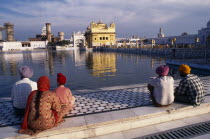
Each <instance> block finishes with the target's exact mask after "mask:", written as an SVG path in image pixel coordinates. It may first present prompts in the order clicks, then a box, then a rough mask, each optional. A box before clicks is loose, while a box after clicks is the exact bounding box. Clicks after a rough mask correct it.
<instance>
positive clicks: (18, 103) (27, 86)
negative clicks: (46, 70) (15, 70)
mask: <svg viewBox="0 0 210 139" xmlns="http://www.w3.org/2000/svg"><path fill="white" fill-rule="evenodd" d="M19 74H20V77H21V80H19V81H17V82H16V83H15V84H14V85H13V87H12V93H11V94H12V95H11V98H12V103H13V108H14V112H15V114H16V115H20V116H23V114H24V110H25V107H26V102H27V98H28V95H29V94H30V93H31V91H33V90H37V83H36V82H34V81H32V80H30V78H31V77H32V76H33V70H32V69H31V68H29V67H28V66H22V67H20V69H19Z"/></svg>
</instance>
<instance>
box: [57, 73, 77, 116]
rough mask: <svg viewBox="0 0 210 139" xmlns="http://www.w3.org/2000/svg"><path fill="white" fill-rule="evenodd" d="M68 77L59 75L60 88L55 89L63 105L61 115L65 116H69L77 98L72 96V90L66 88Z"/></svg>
mask: <svg viewBox="0 0 210 139" xmlns="http://www.w3.org/2000/svg"><path fill="white" fill-rule="evenodd" d="M65 83H66V77H65V76H64V75H63V74H62V73H58V74H57V85H58V87H57V88H56V89H55V91H54V92H55V93H56V95H57V96H58V98H59V101H60V104H61V109H62V111H61V113H63V114H64V115H66V114H68V113H69V112H70V110H71V109H72V107H73V105H74V102H75V97H74V96H73V95H72V93H71V90H70V89H69V88H67V87H65V86H64V85H65Z"/></svg>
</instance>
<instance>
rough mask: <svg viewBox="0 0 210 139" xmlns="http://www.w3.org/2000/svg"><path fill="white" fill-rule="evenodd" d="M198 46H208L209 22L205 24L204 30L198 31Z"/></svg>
mask: <svg viewBox="0 0 210 139" xmlns="http://www.w3.org/2000/svg"><path fill="white" fill-rule="evenodd" d="M198 38H199V42H198V44H199V45H201V46H210V20H209V21H208V22H207V25H206V28H202V29H201V30H198Z"/></svg>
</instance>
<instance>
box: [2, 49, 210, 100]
mask: <svg viewBox="0 0 210 139" xmlns="http://www.w3.org/2000/svg"><path fill="white" fill-rule="evenodd" d="M162 64H165V59H164V58H154V57H151V56H145V55H136V54H125V53H110V52H109V53H106V52H103V53H102V52H84V51H82V52H81V51H78V50H77V51H76V50H75V51H74V50H71V51H24V52H1V53H0V65H1V67H0V97H10V94H11V88H12V85H13V84H14V83H15V82H16V81H18V80H20V76H19V73H18V69H19V67H20V66H22V65H28V66H30V67H32V68H33V70H34V76H33V77H32V78H31V79H32V80H34V81H37V80H38V78H39V77H40V76H44V75H46V76H49V78H50V83H51V89H54V88H56V87H57V82H56V78H57V73H60V72H61V73H63V74H64V75H66V77H67V83H66V86H67V87H69V88H70V89H71V90H78V89H94V88H101V87H109V86H118V85H128V84H136V83H145V82H147V81H148V79H149V77H151V76H156V74H155V68H156V67H157V66H159V65H162ZM176 73H177V67H172V69H171V70H170V74H171V75H174V77H175V78H177V77H178V76H177V74H176ZM201 73H203V72H201ZM205 74H207V75H210V73H209V72H207V73H205Z"/></svg>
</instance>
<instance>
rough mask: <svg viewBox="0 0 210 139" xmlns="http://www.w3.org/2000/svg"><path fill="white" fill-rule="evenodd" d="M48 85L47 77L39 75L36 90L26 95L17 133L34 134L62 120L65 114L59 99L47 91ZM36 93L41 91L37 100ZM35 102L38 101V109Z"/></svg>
mask: <svg viewBox="0 0 210 139" xmlns="http://www.w3.org/2000/svg"><path fill="white" fill-rule="evenodd" d="M49 87H50V85H49V79H48V77H46V76H42V77H40V79H39V80H38V90H37V91H33V92H31V94H30V95H29V97H28V101H27V106H26V111H25V115H24V120H23V123H22V125H21V129H20V130H19V131H18V132H19V133H22V134H29V135H36V134H37V133H39V132H40V131H43V130H46V129H50V128H52V127H54V126H57V124H58V123H59V122H61V121H63V116H64V115H65V114H63V113H62V112H61V105H60V103H59V99H58V97H57V96H56V94H55V93H53V92H51V91H49ZM38 93H41V94H40V98H39V101H37V98H38ZM37 102H39V108H38V109H37ZM37 112H38V117H37Z"/></svg>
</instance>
